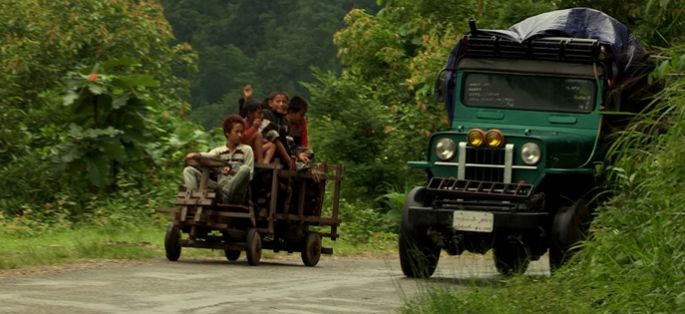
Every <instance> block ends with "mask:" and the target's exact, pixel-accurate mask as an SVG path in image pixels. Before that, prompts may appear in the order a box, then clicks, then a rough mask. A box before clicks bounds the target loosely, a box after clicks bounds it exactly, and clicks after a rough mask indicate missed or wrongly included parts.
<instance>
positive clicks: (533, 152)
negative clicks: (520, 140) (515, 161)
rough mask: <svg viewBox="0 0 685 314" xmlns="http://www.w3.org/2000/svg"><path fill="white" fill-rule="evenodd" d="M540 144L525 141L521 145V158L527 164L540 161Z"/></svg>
mask: <svg viewBox="0 0 685 314" xmlns="http://www.w3.org/2000/svg"><path fill="white" fill-rule="evenodd" d="M540 155H541V153H540V146H538V144H535V143H525V144H523V146H521V159H522V160H523V162H524V163H525V164H527V165H534V164H537V163H538V161H540Z"/></svg>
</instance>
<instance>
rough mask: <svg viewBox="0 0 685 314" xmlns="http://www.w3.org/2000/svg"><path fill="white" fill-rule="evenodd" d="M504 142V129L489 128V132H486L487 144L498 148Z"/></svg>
mask: <svg viewBox="0 0 685 314" xmlns="http://www.w3.org/2000/svg"><path fill="white" fill-rule="evenodd" d="M503 143H504V134H502V131H500V130H498V129H491V130H488V133H485V144H487V145H488V146H489V147H491V148H497V147H500V146H502V144H503Z"/></svg>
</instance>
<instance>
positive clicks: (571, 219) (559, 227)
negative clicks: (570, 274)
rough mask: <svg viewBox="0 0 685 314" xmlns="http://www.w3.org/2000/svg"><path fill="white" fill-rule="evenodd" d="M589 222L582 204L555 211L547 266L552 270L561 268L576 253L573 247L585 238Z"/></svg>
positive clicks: (587, 209) (588, 213)
mask: <svg viewBox="0 0 685 314" xmlns="http://www.w3.org/2000/svg"><path fill="white" fill-rule="evenodd" d="M589 222H590V210H589V208H588V207H587V205H585V204H584V203H582V202H578V203H576V204H574V205H573V206H569V207H562V208H560V209H559V210H558V211H557V213H556V214H555V215H554V222H553V224H552V234H551V243H550V247H549V265H550V268H551V269H552V270H556V269H558V268H559V267H561V265H563V264H564V263H565V262H566V261H568V259H569V258H571V256H573V254H575V253H576V251H577V250H576V249H574V245H575V244H576V243H578V242H579V241H581V240H583V239H585V237H586V236H587V230H588V227H589Z"/></svg>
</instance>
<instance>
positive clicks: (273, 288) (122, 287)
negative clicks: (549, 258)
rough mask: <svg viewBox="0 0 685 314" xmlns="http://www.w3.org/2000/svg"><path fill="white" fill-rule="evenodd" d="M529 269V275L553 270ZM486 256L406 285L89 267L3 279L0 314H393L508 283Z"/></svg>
mask: <svg viewBox="0 0 685 314" xmlns="http://www.w3.org/2000/svg"><path fill="white" fill-rule="evenodd" d="M544 260H545V257H543V258H541V261H539V262H533V263H531V266H530V268H529V270H528V272H527V274H529V275H534V276H546V275H548V274H549V271H548V265H547V263H546V262H543V261H544ZM503 279H504V277H502V276H500V275H498V274H497V272H496V271H495V269H494V266H493V265H492V260H491V258H490V257H488V256H479V255H468V256H457V257H449V256H442V257H441V260H440V263H439V265H438V269H437V271H436V273H435V275H434V276H433V277H432V278H431V279H429V280H414V279H408V278H405V277H404V276H403V275H402V271H401V269H400V265H399V260H398V259H397V257H396V256H381V257H358V258H353V257H335V256H322V258H321V261H320V262H319V265H317V266H316V267H313V268H312V267H305V266H303V265H302V262H301V261H300V259H299V255H291V256H279V257H278V258H277V259H266V260H262V263H261V264H260V265H259V266H256V267H253V266H248V265H247V262H245V260H244V259H243V258H241V260H239V261H238V262H228V261H226V260H224V259H219V258H201V259H200V258H195V259H184V258H183V257H181V259H180V260H179V261H178V262H168V261H166V259H162V258H159V259H153V260H145V261H112V260H93V261H83V262H79V263H75V264H69V265H63V266H46V267H33V268H28V269H23V270H9V271H1V272H0V280H1V281H2V285H0V305H1V306H0V312H1V313H124V312H125V313H228V312H230V313H392V312H396V311H397V310H398V309H399V308H401V307H402V306H403V305H404V304H406V302H408V301H409V300H412V299H413V298H415V297H416V296H417V295H419V294H420V293H421V292H422V291H425V290H426V289H429V288H433V287H446V288H453V289H460V288H463V289H467V288H470V287H472V286H473V285H474V284H475V285H478V284H484V283H488V282H493V281H500V280H503Z"/></svg>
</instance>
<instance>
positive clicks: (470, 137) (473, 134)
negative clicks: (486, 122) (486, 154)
mask: <svg viewBox="0 0 685 314" xmlns="http://www.w3.org/2000/svg"><path fill="white" fill-rule="evenodd" d="M466 142H467V143H469V145H471V146H474V147H478V146H481V145H483V143H484V142H485V132H483V130H481V129H471V130H469V133H468V134H466Z"/></svg>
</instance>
